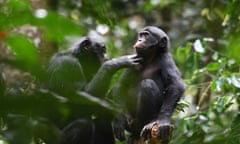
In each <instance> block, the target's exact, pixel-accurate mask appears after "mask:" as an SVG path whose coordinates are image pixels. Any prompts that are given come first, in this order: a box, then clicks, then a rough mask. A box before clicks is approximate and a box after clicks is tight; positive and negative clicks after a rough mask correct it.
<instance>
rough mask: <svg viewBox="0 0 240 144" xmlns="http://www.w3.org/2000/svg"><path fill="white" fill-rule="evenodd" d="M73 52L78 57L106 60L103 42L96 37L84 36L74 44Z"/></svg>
mask: <svg viewBox="0 0 240 144" xmlns="http://www.w3.org/2000/svg"><path fill="white" fill-rule="evenodd" d="M72 50H73V54H74V55H76V56H77V57H78V58H81V57H89V58H90V57H94V58H98V59H99V61H100V62H103V61H105V60H107V54H106V47H105V45H104V43H102V42H99V41H98V40H96V39H93V38H89V37H84V38H82V39H80V40H79V41H78V42H76V44H74V46H73V48H72Z"/></svg>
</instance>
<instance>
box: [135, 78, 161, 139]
mask: <svg viewBox="0 0 240 144" xmlns="http://www.w3.org/2000/svg"><path fill="white" fill-rule="evenodd" d="M162 99H163V88H162V85H160V84H157V83H156V82H155V81H154V80H152V79H144V80H142V81H141V84H140V93H139V94H138V97H137V108H136V119H137V120H138V121H137V127H135V128H136V130H137V135H138V136H139V134H140V131H141V129H142V128H143V126H144V125H145V124H146V122H150V121H151V120H152V119H156V118H157V115H158V112H159V109H160V108H161V105H162Z"/></svg>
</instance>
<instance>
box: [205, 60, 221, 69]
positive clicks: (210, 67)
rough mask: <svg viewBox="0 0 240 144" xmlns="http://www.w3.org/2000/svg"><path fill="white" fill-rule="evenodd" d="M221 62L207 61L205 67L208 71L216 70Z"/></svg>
mask: <svg viewBox="0 0 240 144" xmlns="http://www.w3.org/2000/svg"><path fill="white" fill-rule="evenodd" d="M221 65H222V64H221V63H218V62H211V63H209V64H208V65H207V66H206V69H207V70H208V71H217V70H219V69H220V68H221Z"/></svg>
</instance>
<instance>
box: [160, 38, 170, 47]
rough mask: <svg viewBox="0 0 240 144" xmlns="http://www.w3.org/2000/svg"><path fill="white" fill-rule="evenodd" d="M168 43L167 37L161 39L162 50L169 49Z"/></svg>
mask: <svg viewBox="0 0 240 144" xmlns="http://www.w3.org/2000/svg"><path fill="white" fill-rule="evenodd" d="M167 43H168V39H167V37H162V38H161V39H160V42H159V45H160V47H161V48H166V47H167Z"/></svg>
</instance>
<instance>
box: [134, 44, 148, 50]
mask: <svg viewBox="0 0 240 144" xmlns="http://www.w3.org/2000/svg"><path fill="white" fill-rule="evenodd" d="M133 47H134V48H135V49H144V48H145V46H144V45H143V44H140V43H136V44H135V45H134V46H133Z"/></svg>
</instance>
